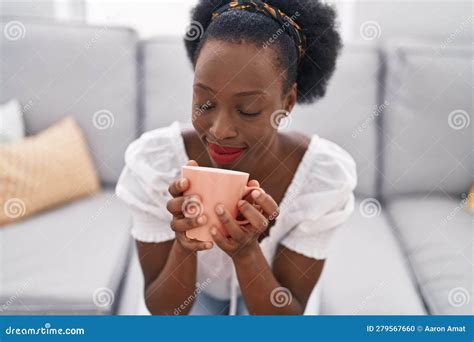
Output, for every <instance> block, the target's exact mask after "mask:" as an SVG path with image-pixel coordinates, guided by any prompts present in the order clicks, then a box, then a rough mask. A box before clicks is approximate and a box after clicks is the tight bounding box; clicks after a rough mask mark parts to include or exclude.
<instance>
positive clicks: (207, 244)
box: [204, 242, 212, 249]
mask: <svg viewBox="0 0 474 342" xmlns="http://www.w3.org/2000/svg"><path fill="white" fill-rule="evenodd" d="M204 248H206V249H211V248H212V243H210V242H206V243H205V244H204Z"/></svg>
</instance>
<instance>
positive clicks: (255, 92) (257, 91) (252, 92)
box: [194, 82, 267, 97]
mask: <svg viewBox="0 0 474 342" xmlns="http://www.w3.org/2000/svg"><path fill="white" fill-rule="evenodd" d="M194 86H195V87H198V88H202V89H204V90H208V91H210V92H211V93H213V94H216V93H217V92H216V91H215V90H214V89H212V88H211V87H209V86H207V85H205V84H203V83H201V82H198V83H195V84H194ZM266 94H267V92H266V91H264V90H260V89H255V90H248V91H241V92H239V93H237V94H234V95H233V96H237V97H240V96H251V95H266Z"/></svg>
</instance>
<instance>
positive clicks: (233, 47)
mask: <svg viewBox="0 0 474 342" xmlns="http://www.w3.org/2000/svg"><path fill="white" fill-rule="evenodd" d="M284 75H285V73H283V71H282V69H281V67H280V66H279V65H277V61H276V54H275V52H274V51H273V50H272V49H271V48H267V49H259V48H258V47H257V46H256V45H254V44H249V43H245V42H242V43H240V44H236V43H228V42H224V41H221V40H212V39H211V40H209V41H207V42H206V43H205V44H204V46H203V47H202V49H201V52H200V55H199V57H198V60H197V62H196V67H195V77H194V86H193V90H194V91H193V117H192V119H193V120H192V121H193V126H194V128H195V130H196V131H197V133H198V134H199V137H200V138H201V140H202V142H203V143H204V145H205V146H206V149H207V151H208V153H209V156H210V159H211V161H212V163H213V165H214V166H216V167H221V168H229V169H239V170H251V169H252V167H254V166H255V162H256V161H258V160H261V161H262V160H263V159H262V158H264V157H265V155H266V154H268V151H267V150H268V149H270V151H271V148H272V147H273V143H274V142H275V138H276V136H277V130H276V127H277V125H276V123H275V121H276V120H275V115H272V113H275V112H276V111H279V112H278V113H277V114H278V115H281V112H282V111H283V110H285V111H291V109H292V107H293V105H294V103H295V101H296V86H294V87H292V88H291V90H290V91H289V92H288V94H283V83H282V82H283V76H284Z"/></svg>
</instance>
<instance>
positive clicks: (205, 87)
mask: <svg viewBox="0 0 474 342" xmlns="http://www.w3.org/2000/svg"><path fill="white" fill-rule="evenodd" d="M194 87H198V88H202V89H204V90H208V91H210V92H211V93H213V94H215V93H216V91H215V90H214V89H212V88H211V87H208V86H207V85H205V84H202V83H200V82H198V83H195V84H194Z"/></svg>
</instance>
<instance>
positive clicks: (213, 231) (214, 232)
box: [211, 227, 217, 235]
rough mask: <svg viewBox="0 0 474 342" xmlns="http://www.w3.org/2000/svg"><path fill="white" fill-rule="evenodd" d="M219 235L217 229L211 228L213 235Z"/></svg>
mask: <svg viewBox="0 0 474 342" xmlns="http://www.w3.org/2000/svg"><path fill="white" fill-rule="evenodd" d="M216 234H217V229H216V228H215V227H212V228H211V235H216Z"/></svg>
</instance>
